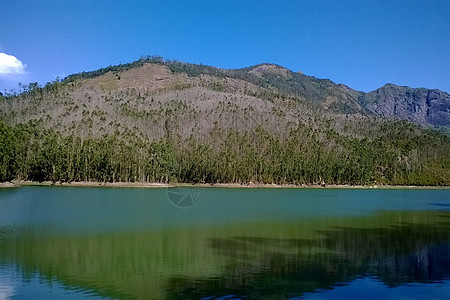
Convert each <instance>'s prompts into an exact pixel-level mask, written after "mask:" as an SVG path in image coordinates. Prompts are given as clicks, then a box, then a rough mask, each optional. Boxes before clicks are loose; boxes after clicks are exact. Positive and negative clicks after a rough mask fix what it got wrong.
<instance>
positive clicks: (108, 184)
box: [0, 181, 450, 189]
mask: <svg viewBox="0 0 450 300" xmlns="http://www.w3.org/2000/svg"><path fill="white" fill-rule="evenodd" d="M20 186H71V187H111V188H121V187H126V188H168V187H205V188H214V187H216V188H308V189H311V188H317V189H323V188H329V189H448V188H450V187H449V186H404V185H398V186H393V185H325V186H322V185H319V184H317V185H306V184H305V185H294V184H283V185H280V184H263V183H246V184H239V183H215V184H210V183H197V184H191V183H157V182H155V183H150V182H145V183H144V182H114V183H112V182H94V181H78V182H71V183H67V182H64V183H61V182H55V183H53V182H51V181H45V182H36V181H13V182H3V183H0V188H12V187H20Z"/></svg>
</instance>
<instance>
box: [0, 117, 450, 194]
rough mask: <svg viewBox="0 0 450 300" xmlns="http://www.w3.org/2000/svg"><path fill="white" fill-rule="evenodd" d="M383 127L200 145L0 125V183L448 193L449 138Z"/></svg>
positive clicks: (216, 137)
mask: <svg viewBox="0 0 450 300" xmlns="http://www.w3.org/2000/svg"><path fill="white" fill-rule="evenodd" d="M393 124H394V125H393ZM386 126H390V127H391V128H386V131H387V132H389V133H390V134H386V135H383V136H381V137H377V138H375V139H372V140H369V139H367V138H363V139H357V138H349V137H346V136H344V135H340V134H338V133H336V132H335V131H334V130H333V129H327V130H322V131H320V130H310V128H307V127H304V126H302V125H299V126H298V127H297V128H293V129H291V130H290V132H289V134H288V136H287V137H286V138H278V137H277V136H274V135H273V134H270V133H269V132H267V131H265V130H264V129H263V128H261V127H257V128H256V129H255V130H251V131H247V132H243V133H242V132H241V133H239V132H237V131H235V130H233V129H229V130H221V129H218V128H216V129H214V130H212V131H211V132H210V133H209V137H208V138H207V139H205V140H203V141H202V142H199V141H197V140H196V139H194V138H193V137H192V136H191V137H190V138H187V139H182V138H181V137H177V136H171V137H167V138H163V139H160V140H154V141H148V140H145V139H142V138H141V137H139V136H137V135H134V134H133V133H132V132H129V133H119V132H118V133H116V134H109V135H104V136H101V137H92V138H81V137H79V136H73V135H63V134H61V133H59V132H57V131H55V130H53V129H45V128H43V126H42V124H40V122H38V121H32V122H29V123H27V124H18V125H15V126H8V125H6V124H5V123H3V122H1V121H0V181H1V182H4V181H11V180H32V181H39V182H42V181H52V182H73V181H98V182H163V183H241V184H246V183H249V182H254V183H269V184H270V183H276V184H308V185H314V184H320V183H325V184H351V185H369V184H388V185H437V186H443V185H446V186H448V185H450V174H449V170H450V159H449V158H450V138H448V137H447V136H445V135H441V134H438V133H435V132H432V131H425V130H423V131H421V132H422V134H420V135H417V134H408V132H413V130H412V129H411V130H410V129H409V128H410V127H411V126H413V125H410V124H408V123H406V122H399V123H387V125H386ZM392 126H397V127H398V128H392Z"/></svg>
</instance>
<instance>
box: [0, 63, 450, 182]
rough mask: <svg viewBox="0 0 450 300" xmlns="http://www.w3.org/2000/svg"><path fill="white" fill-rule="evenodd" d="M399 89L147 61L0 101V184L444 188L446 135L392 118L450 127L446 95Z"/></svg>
mask: <svg viewBox="0 0 450 300" xmlns="http://www.w3.org/2000/svg"><path fill="white" fill-rule="evenodd" d="M394 89H396V87H394V86H385V87H383V88H381V89H380V90H381V91H380V92H379V93H378V94H377V91H378V90H377V91H374V92H371V93H363V92H359V91H355V90H353V89H351V88H349V87H347V86H345V85H342V84H335V83H333V82H332V81H330V80H327V79H318V78H315V77H312V76H307V75H304V74H302V73H300V72H298V73H294V72H292V71H290V70H288V69H286V68H283V67H281V66H278V65H275V64H260V65H256V66H252V67H249V68H244V69H236V70H225V69H219V68H214V67H210V66H204V65H195V64H187V63H182V62H177V61H165V60H163V59H161V58H159V57H143V58H141V59H140V60H138V61H135V62H133V63H129V64H123V65H118V66H110V67H108V68H103V69H99V70H96V71H91V72H82V73H79V74H74V75H71V76H68V77H67V78H65V79H64V80H63V81H61V82H60V81H55V82H53V83H48V84H46V85H45V86H43V87H39V86H38V85H37V84H30V85H29V86H27V87H24V89H23V91H21V93H20V94H18V95H9V96H7V97H4V98H3V99H1V100H0V120H1V121H0V133H1V134H0V141H1V142H2V143H0V144H1V145H3V148H2V149H0V181H4V180H11V179H30V180H39V181H41V180H53V181H69V182H70V181H81V180H86V181H90V180H96V181H145V182H147V181H152V182H154V181H158V182H168V181H177V182H211V183H214V182H239V183H249V182H263V183H292V184H317V183H329V184H343V183H347V184H373V183H377V184H380V183H381V184H417V185H423V184H431V185H449V184H450V176H449V175H450V171H449V166H450V138H449V137H448V136H445V135H442V134H439V133H438V132H436V131H430V130H428V129H425V128H421V127H419V126H417V125H414V124H413V123H410V122H406V121H397V120H395V118H402V119H407V120H412V121H416V122H417V123H418V124H420V125H422V126H424V127H429V126H431V125H441V126H446V124H447V123H446V120H447V121H448V113H449V112H448V109H447V110H446V108H445V107H446V106H445V105H446V104H448V97H447V96H448V94H446V93H444V92H437V91H435V92H428V93H427V97H428V99H429V100H427V101H428V102H427V101H426V102H425V103H426V105H428V106H427V107H428V108H427V112H428V113H427V114H426V117H419V116H418V115H413V114H411V113H410V112H411V109H410V107H414V105H413V104H402V103H410V102H408V101H410V99H409V98H404V99H403V98H402V99H403V100H402V99H400V97H401V95H402V93H403V91H404V94H405V95H409V96H410V97H412V98H411V99H415V100H414V101H416V102H411V103H419V102H420V101H422V100H420V99H422V98H421V97H423V95H425V94H424V93H425V92H418V91H416V90H415V89H410V90H408V89H405V90H403V88H400V87H398V89H399V90H398V91H397V92H396V93H394V92H392V90H394ZM420 91H422V90H420ZM436 93H437V94H436ZM435 94H436V95H438V94H439V95H440V96H439V97H441V98H436V96H433V95H435ZM377 95H379V96H377ZM436 99H437V100H436ZM402 101H404V102H402ZM411 101H412V100H411ZM391 102H394V103H396V104H394V106H395V107H396V108H395V112H394V114H389V110H388V109H387V107H389V105H391V104H390V103H391ZM420 103H421V102H420ZM417 105H419V104H417ZM417 107H419V106H417ZM420 107H422V106H420ZM423 109H425V108H421V109H419V108H417V109H416V111H420V112H422V110H423ZM384 116H386V117H389V118H385V117H384ZM411 116H414V117H411ZM438 117H439V118H438ZM437 120H440V121H437ZM430 124H431V125H430Z"/></svg>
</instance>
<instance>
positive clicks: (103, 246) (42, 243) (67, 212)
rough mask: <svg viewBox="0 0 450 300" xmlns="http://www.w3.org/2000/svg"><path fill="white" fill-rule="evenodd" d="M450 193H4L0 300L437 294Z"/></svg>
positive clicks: (447, 262)
mask: <svg viewBox="0 0 450 300" xmlns="http://www.w3.org/2000/svg"><path fill="white" fill-rule="evenodd" d="M449 294H450V190H448V189H447V190H376V189H367V190H359V189H354V190H353V189H352V190H345V189H336V190H334V189H219V188H203V189H189V188H182V189H131V188H130V189H128V188H120V189H115V188H68V187H22V188H18V189H1V190H0V299H2V298H11V299H22V298H39V299H42V298H52V299H55V298H58V299H61V298H62V299H79V298H102V297H104V298H124V299H130V298H131V299H132V298H137V299H191V298H192V299H201V298H205V299H210V298H223V299H225V298H250V299H261V298H263V299H264V298H270V299H284V298H301V297H304V298H308V299H310V298H352V297H353V298H355V297H356V298H362V297H364V298H369V299H370V298H378V299H379V298H380V297H381V298H426V297H428V298H434V299H439V298H442V299H445V298H446V297H448V295H449Z"/></svg>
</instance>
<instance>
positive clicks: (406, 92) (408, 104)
mask: <svg viewBox="0 0 450 300" xmlns="http://www.w3.org/2000/svg"><path fill="white" fill-rule="evenodd" d="M361 104H362V105H363V106H364V107H366V108H367V109H368V110H369V111H371V112H372V113H375V114H377V115H380V116H383V117H392V118H396V119H403V120H408V121H411V122H413V123H416V124H419V125H421V126H450V95H449V94H447V93H445V92H442V91H440V90H429V89H425V88H410V87H404V86H397V85H394V84H386V85H384V86H383V87H381V88H379V89H377V90H375V91H373V92H370V93H367V94H365V95H364V96H363V97H362V99H361Z"/></svg>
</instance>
